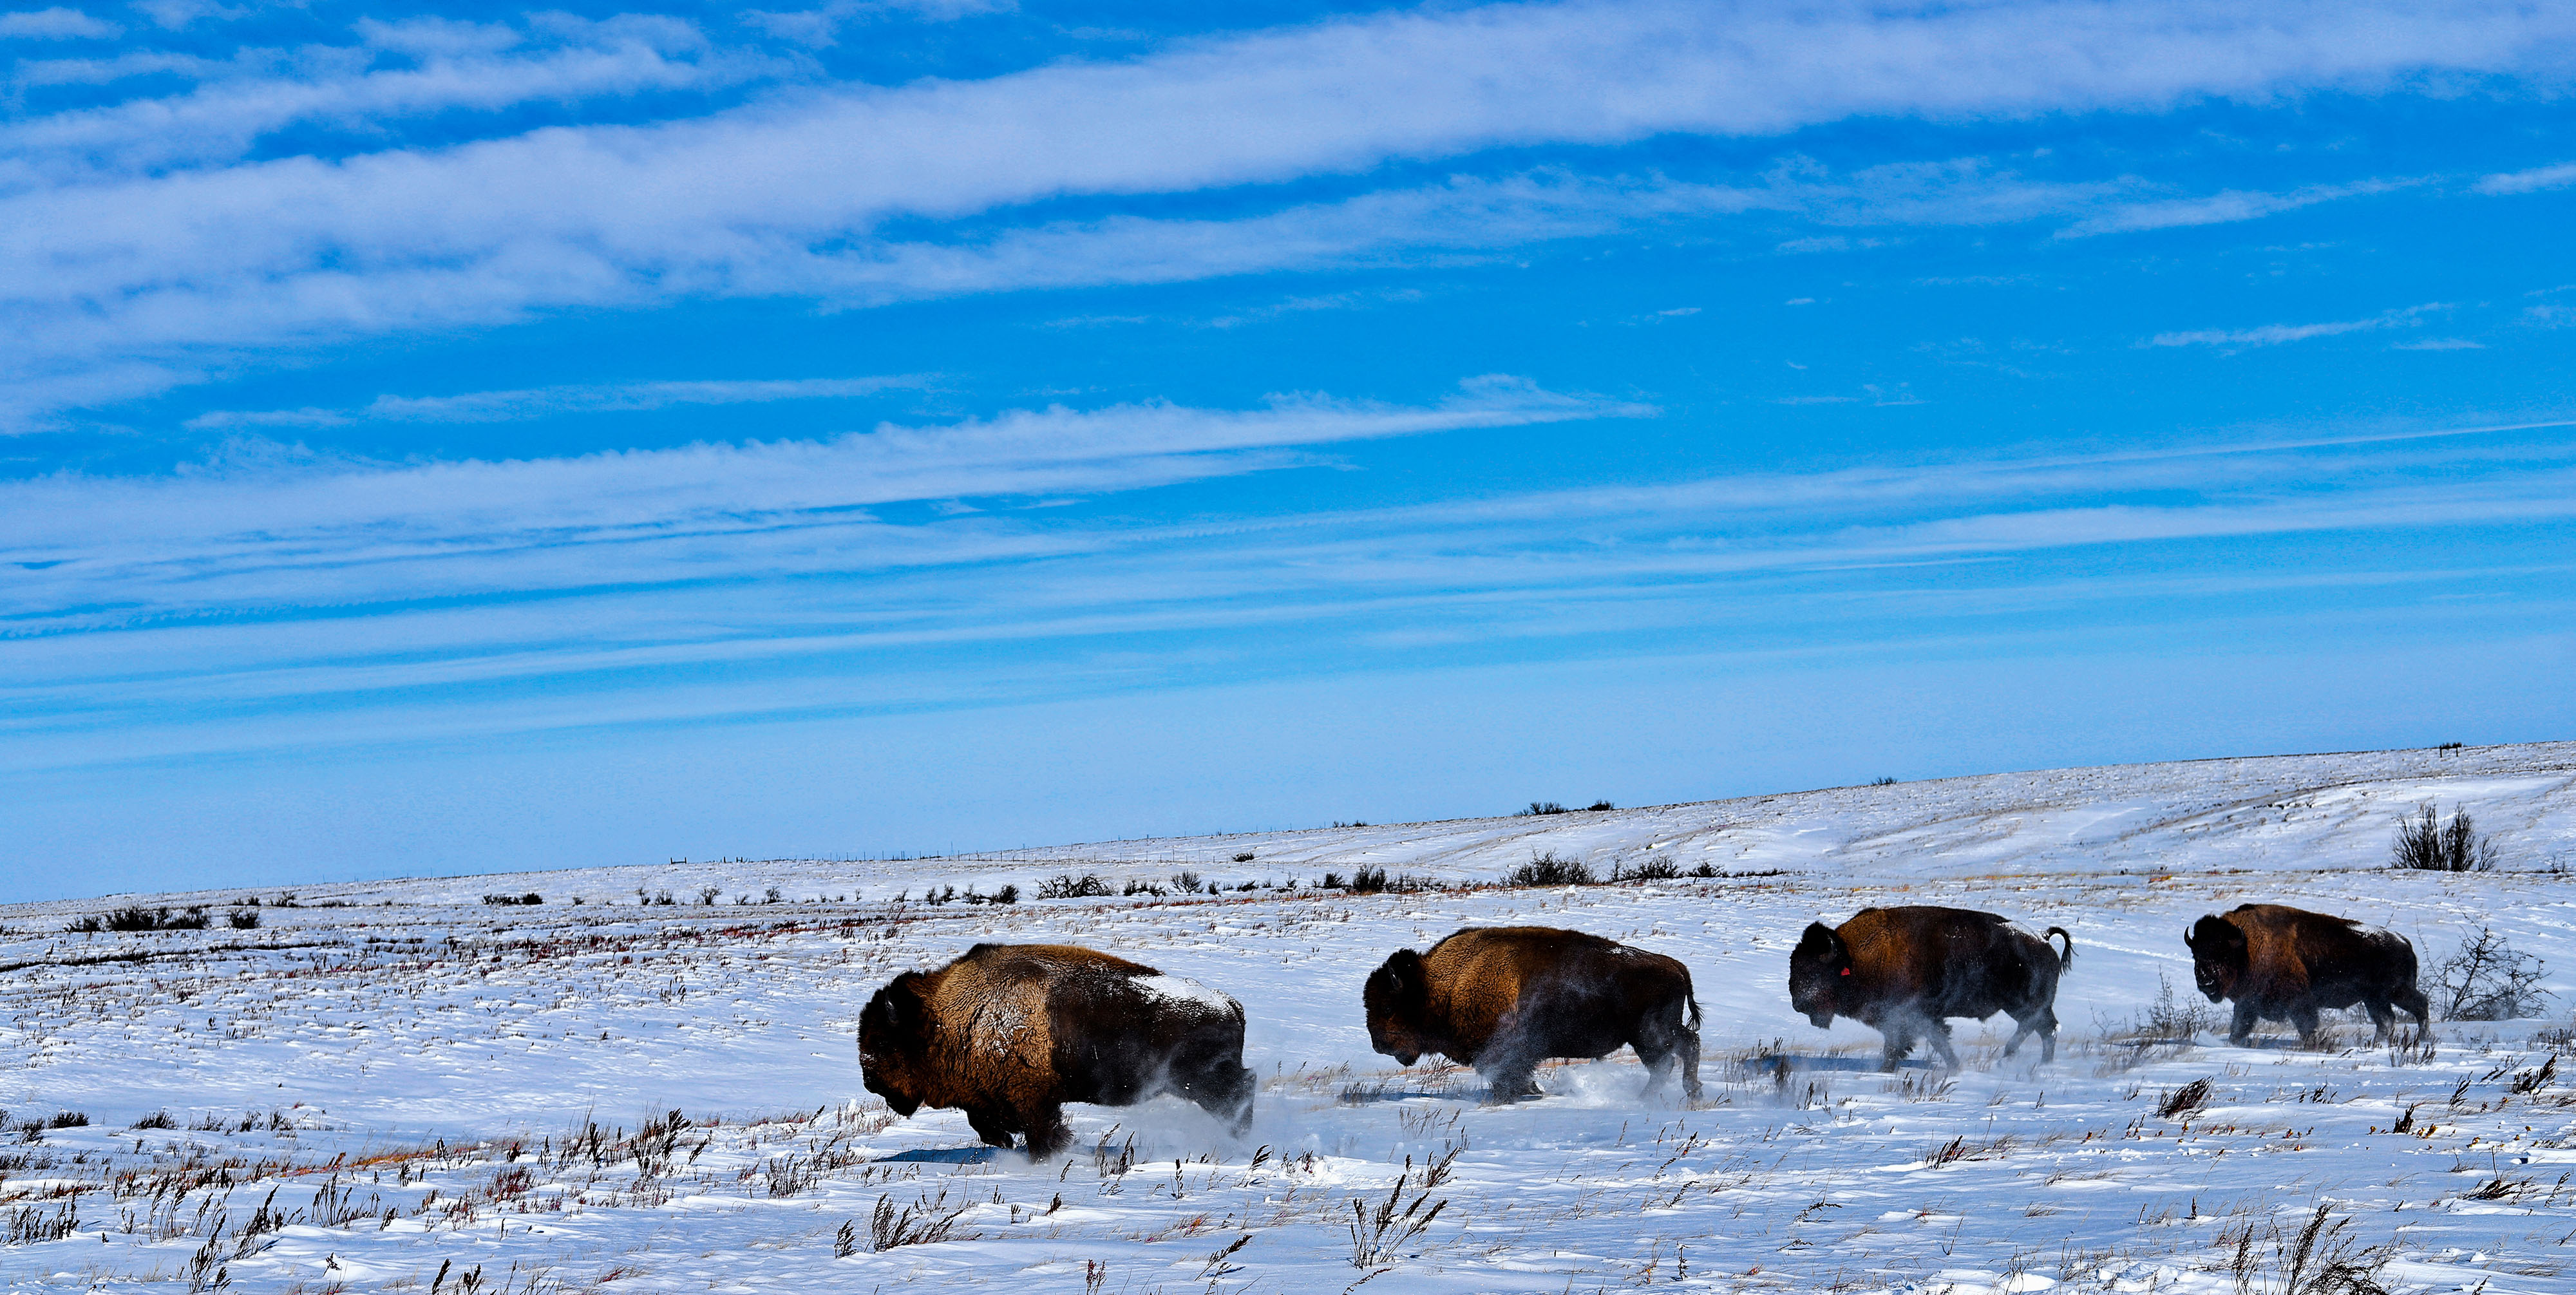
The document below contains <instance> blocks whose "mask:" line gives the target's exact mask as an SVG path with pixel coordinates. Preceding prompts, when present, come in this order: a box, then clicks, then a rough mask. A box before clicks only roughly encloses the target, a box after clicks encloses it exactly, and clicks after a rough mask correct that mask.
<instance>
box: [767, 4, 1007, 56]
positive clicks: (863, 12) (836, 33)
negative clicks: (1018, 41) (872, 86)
mask: <svg viewBox="0 0 2576 1295" xmlns="http://www.w3.org/2000/svg"><path fill="white" fill-rule="evenodd" d="M1018 7H1019V6H1018V4H1017V3H1016V0H832V3H830V4H825V5H819V6H817V7H815V8H812V9H783V10H767V9H747V10H744V11H743V13H742V21H743V22H744V23H745V24H746V25H748V26H751V27H756V28H758V29H760V30H761V31H764V32H767V33H769V34H770V35H772V36H775V37H777V38H779V39H780V40H786V41H794V42H795V43H797V44H799V45H810V46H813V47H815V48H817V49H827V48H829V47H831V46H834V45H837V44H840V43H841V29H842V28H844V27H847V26H850V25H851V24H853V23H860V22H866V21H869V20H871V19H884V18H914V19H919V20H922V21H926V22H954V21H956V20H957V19H960V18H967V17H972V16H973V15H976V14H987V13H1002V12H1006V11H1008V10H1012V9H1016V8H1018Z"/></svg>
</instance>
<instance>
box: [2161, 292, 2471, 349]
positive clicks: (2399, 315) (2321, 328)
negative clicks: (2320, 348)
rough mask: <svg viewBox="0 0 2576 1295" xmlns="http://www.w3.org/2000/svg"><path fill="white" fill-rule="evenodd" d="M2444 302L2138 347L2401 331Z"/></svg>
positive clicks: (2174, 337)
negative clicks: (2324, 321) (2319, 321)
mask: <svg viewBox="0 0 2576 1295" xmlns="http://www.w3.org/2000/svg"><path fill="white" fill-rule="evenodd" d="M2449 309H2451V306H2450V305H2449V304H2448V303H2446V302H2439V301H2432V302H2426V303H2425V304H2423V305H2420V306H2408V307H2406V308H2405V309H2403V310H2391V311H2388V312H2386V313H2385V314H2379V315H2373V316H2371V317H2370V318H2368V319H2344V320H2335V321H2332V322H2329V323H2322V324H2265V325H2263V326H2261V327H2259V328H2235V329H2227V328H2204V329H2195V330H2191V331H2188V332H2177V333H2158V334H2156V335H2155V336H2153V337H2150V338H2148V339H2147V340H2146V341H2143V342H2140V343H2139V345H2140V346H2217V347H2226V348H2230V349H2244V348H2249V347H2256V346H2280V345H2284V344H2286V343H2290V342H2304V341H2307V340H2308V339H2310V338H2312V337H2339V336H2341V335H2343V334H2345V333H2367V332H2372V331H2375V330H2378V329H2382V328H2403V327H2411V326H2413V325H2414V324H2416V323H2417V322H2418V320H2419V318H2420V317H2421V316H2423V315H2426V314H2429V313H2431V312H2434V311H2440V310H2449Z"/></svg>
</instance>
